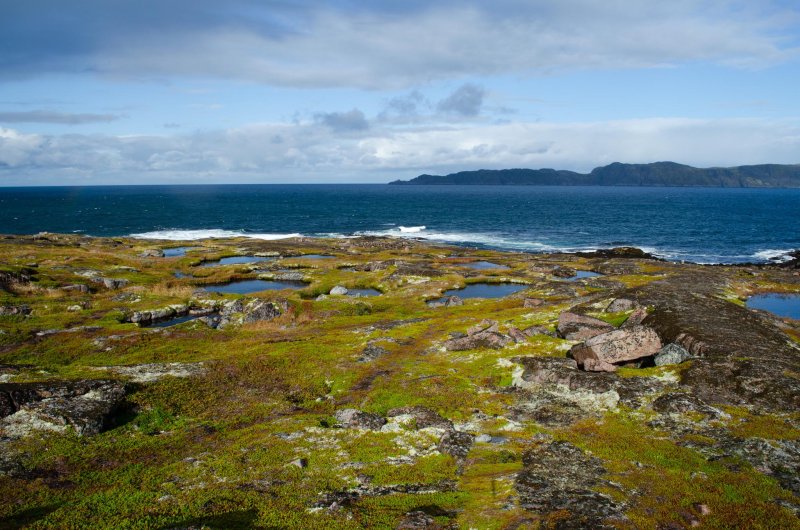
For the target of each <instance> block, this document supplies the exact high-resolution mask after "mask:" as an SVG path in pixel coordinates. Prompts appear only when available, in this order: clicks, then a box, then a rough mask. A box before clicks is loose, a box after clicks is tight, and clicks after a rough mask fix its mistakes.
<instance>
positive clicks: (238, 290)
mask: <svg viewBox="0 0 800 530" xmlns="http://www.w3.org/2000/svg"><path fill="white" fill-rule="evenodd" d="M306 286H308V284H307V283H306V282H300V281H273V280H240V281H237V282H229V283H218V284H212V285H204V286H202V287H201V288H202V289H203V290H204V291H208V292H210V293H232V294H248V293H257V292H259V291H280V290H282V289H302V288H303V287H306Z"/></svg>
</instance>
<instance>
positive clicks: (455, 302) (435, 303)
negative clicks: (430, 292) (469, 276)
mask: <svg viewBox="0 0 800 530" xmlns="http://www.w3.org/2000/svg"><path fill="white" fill-rule="evenodd" d="M426 305H427V306H428V307H455V306H460V305H464V301H463V300H462V299H461V298H460V297H458V296H456V295H452V296H448V297H446V298H444V299H440V300H429V301H428V302H427V303H426Z"/></svg>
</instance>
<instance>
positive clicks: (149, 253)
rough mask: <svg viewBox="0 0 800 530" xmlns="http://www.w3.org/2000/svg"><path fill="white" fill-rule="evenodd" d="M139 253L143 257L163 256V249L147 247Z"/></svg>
mask: <svg viewBox="0 0 800 530" xmlns="http://www.w3.org/2000/svg"><path fill="white" fill-rule="evenodd" d="M139 255H140V256H141V257H143V258H163V257H164V251H163V250H161V249H160V248H148V249H145V250H143V251H142V253H141V254H139Z"/></svg>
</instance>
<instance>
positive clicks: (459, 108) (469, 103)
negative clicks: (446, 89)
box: [436, 83, 485, 116]
mask: <svg viewBox="0 0 800 530" xmlns="http://www.w3.org/2000/svg"><path fill="white" fill-rule="evenodd" d="M484 94H485V92H484V90H483V88H481V87H479V86H477V85H474V84H471V83H467V84H464V85H462V86H460V87H459V88H457V89H456V90H455V92H453V93H452V94H450V95H449V96H447V97H446V98H445V99H443V100H442V101H440V102H439V103H438V105H436V108H437V109H438V110H439V112H442V113H444V114H455V115H458V116H477V115H478V113H480V111H481V106H482V105H483V96H484Z"/></svg>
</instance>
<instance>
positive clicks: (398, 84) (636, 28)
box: [0, 0, 798, 89]
mask: <svg viewBox="0 0 800 530" xmlns="http://www.w3.org/2000/svg"><path fill="white" fill-rule="evenodd" d="M7 4H8V5H5V6H4V13H3V17H2V18H0V77H5V78H19V77H24V76H32V75H42V74H48V73H64V72H68V73H77V74H84V73H87V72H89V73H94V74H98V75H107V76H117V77H123V78H134V79H140V78H153V77H155V78H173V77H175V76H202V77H206V78H216V79H234V80H247V81H253V82H258V83H265V84H271V85H283V86H293V87H358V88H367V89H380V88H403V87H409V86H415V85H420V84H424V83H428V82H430V81H434V80H442V79H454V78H462V79H463V78H465V77H475V76H487V75H495V74H521V75H539V74H549V73H551V72H554V71H564V70H579V69H598V68H599V69H621V68H642V67H660V66H664V65H671V64H680V63H687V62H697V61H707V62H714V63H721V64H729V65H734V66H738V67H752V68H760V67H763V66H765V65H770V64H775V63H778V62H781V61H787V60H792V59H796V58H797V56H798V43H797V39H796V36H792V33H791V31H793V30H792V28H793V27H795V26H796V24H797V22H798V13H797V10H796V9H793V8H792V7H791V6H790V5H789V6H788V7H787V6H786V3H785V2H781V1H780V0H773V1H764V2H744V1H742V0H715V1H713V2H696V1H694V0H674V1H671V2H630V1H623V0H608V1H605V2H596V1H594V0H563V1H561V2H541V1H538V2H524V1H521V0H497V1H495V2H480V1H477V0H473V1H468V2H455V1H447V0H445V1H443V2H437V3H434V4H430V3H425V2H403V3H402V5H395V4H401V3H389V2H367V1H357V0H356V1H352V2H341V3H330V2H321V1H313V0H308V1H304V2H282V1H274V2H260V1H256V0H237V1H236V2H232V3H226V4H220V3H219V2H216V1H213V0H191V1H190V0H176V1H172V2H162V3H159V4H158V5H155V4H154V5H150V6H148V8H147V9H142V7H141V4H140V3H139V2H136V1H134V0H120V1H115V2H97V1H93V0H83V1H77V2H72V3H70V5H69V6H66V5H65V4H64V3H63V2H62V1H59V0H38V1H32V2H10V3H9V2H7ZM232 58H233V59H232Z"/></svg>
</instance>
